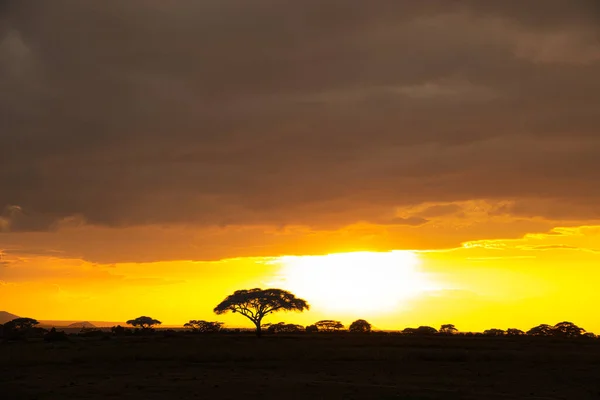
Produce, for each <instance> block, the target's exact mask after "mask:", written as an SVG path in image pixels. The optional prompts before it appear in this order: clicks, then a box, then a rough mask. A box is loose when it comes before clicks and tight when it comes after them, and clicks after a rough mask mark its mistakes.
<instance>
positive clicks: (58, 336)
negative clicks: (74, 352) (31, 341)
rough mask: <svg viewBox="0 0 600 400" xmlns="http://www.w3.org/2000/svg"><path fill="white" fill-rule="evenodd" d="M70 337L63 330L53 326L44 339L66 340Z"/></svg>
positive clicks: (50, 340)
mask: <svg viewBox="0 0 600 400" xmlns="http://www.w3.org/2000/svg"><path fill="white" fill-rule="evenodd" d="M68 340H69V337H68V336H67V334H66V333H65V332H63V331H60V332H59V331H57V330H56V328H52V329H50V330H49V331H48V332H47V333H46V334H45V335H44V341H46V342H65V341H68Z"/></svg>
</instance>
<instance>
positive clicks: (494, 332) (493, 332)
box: [483, 328, 506, 336]
mask: <svg viewBox="0 0 600 400" xmlns="http://www.w3.org/2000/svg"><path fill="white" fill-rule="evenodd" d="M483 334H484V335H485V336H504V335H505V334H506V332H504V330H502V329H496V328H492V329H488V330H485V331H483Z"/></svg>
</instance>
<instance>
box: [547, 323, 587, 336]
mask: <svg viewBox="0 0 600 400" xmlns="http://www.w3.org/2000/svg"><path fill="white" fill-rule="evenodd" d="M552 331H553V332H552V333H553V334H554V336H563V337H578V336H581V335H583V334H584V333H585V329H583V328H580V327H579V326H577V325H575V324H574V323H572V322H568V321H564V322H559V323H558V324H556V325H554V326H553V327H552Z"/></svg>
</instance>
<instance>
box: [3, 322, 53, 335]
mask: <svg viewBox="0 0 600 400" xmlns="http://www.w3.org/2000/svg"><path fill="white" fill-rule="evenodd" d="M37 325H39V322H38V321H37V320H35V319H33V318H15V319H13V320H11V321H8V322H7V323H5V324H4V326H3V327H2V336H3V338H4V339H7V340H21V339H26V338H34V337H38V338H40V337H43V336H44V334H45V333H46V330H45V329H42V328H38V327H37Z"/></svg>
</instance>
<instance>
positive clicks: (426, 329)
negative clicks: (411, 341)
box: [402, 326, 438, 336]
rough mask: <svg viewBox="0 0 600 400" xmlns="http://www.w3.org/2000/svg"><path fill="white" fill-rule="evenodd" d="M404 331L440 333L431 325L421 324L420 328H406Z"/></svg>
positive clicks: (416, 333) (426, 334)
mask: <svg viewBox="0 0 600 400" xmlns="http://www.w3.org/2000/svg"><path fill="white" fill-rule="evenodd" d="M402 333H404V334H407V335H418V336H432V335H435V334H436V333H438V331H437V329H435V328H433V327H431V326H420V327H418V328H406V329H404V330H403V331H402Z"/></svg>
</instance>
